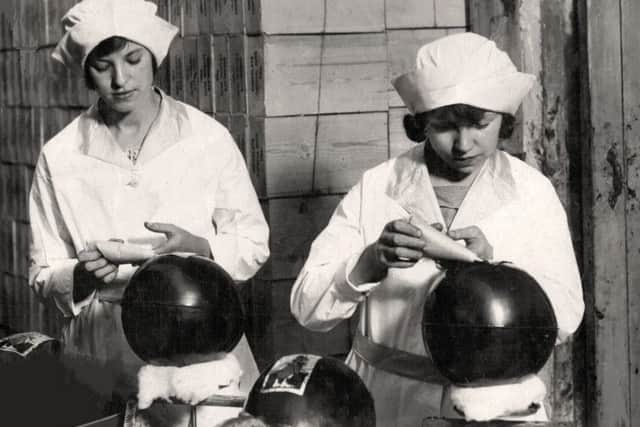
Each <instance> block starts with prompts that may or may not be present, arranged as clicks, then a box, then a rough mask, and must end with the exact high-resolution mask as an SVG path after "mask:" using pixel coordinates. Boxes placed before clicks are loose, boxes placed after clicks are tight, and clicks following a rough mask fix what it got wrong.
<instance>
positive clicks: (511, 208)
mask: <svg viewBox="0 0 640 427" xmlns="http://www.w3.org/2000/svg"><path fill="white" fill-rule="evenodd" d="M410 217H415V218H416V219H419V220H421V222H423V223H426V224H433V223H440V224H443V225H444V224H445V221H444V219H443V217H442V213H441V211H440V208H439V206H438V202H437V199H436V195H435V193H434V190H433V187H432V184H431V180H430V178H429V172H428V170H427V167H426V165H425V162H424V143H422V144H419V145H418V146H416V147H414V148H413V149H411V150H409V151H407V152H406V153H404V154H403V155H401V156H399V157H397V158H394V159H391V160H389V161H387V162H385V163H383V164H381V165H379V166H377V167H374V168H372V169H370V170H368V171H366V172H365V173H364V175H363V177H362V179H361V180H360V182H358V184H356V185H355V186H354V187H353V188H352V189H351V191H349V193H348V194H347V195H346V196H345V197H344V199H343V200H342V202H341V203H340V205H339V206H338V207H337V208H336V211H335V212H334V214H333V216H332V218H331V220H330V222H329V224H328V226H327V227H326V228H325V229H324V230H323V231H322V233H321V234H320V235H319V236H318V237H317V238H316V240H315V241H314V243H313V245H312V247H311V251H310V254H309V257H308V259H307V261H306V263H305V265H304V267H303V269H302V271H301V272H300V275H299V276H298V279H297V280H296V282H295V284H294V286H293V289H292V293H291V310H292V312H293V314H294V316H295V317H296V318H297V319H298V321H299V322H300V323H301V324H302V325H304V326H306V327H307V328H310V329H313V330H317V331H327V330H329V329H331V328H333V327H334V326H335V325H336V324H338V323H339V322H341V321H342V320H343V319H348V318H350V317H351V316H352V315H353V314H354V312H355V311H356V309H357V308H358V306H360V305H361V304H363V302H364V301H365V299H366V300H367V302H366V305H363V306H364V307H366V310H363V313H362V316H361V320H360V324H359V331H360V333H362V334H363V335H365V336H366V337H368V338H370V339H371V340H372V341H373V342H375V343H377V344H382V345H384V346H386V347H390V348H393V349H398V350H402V351H404V352H408V353H412V354H415V355H421V356H425V355H426V351H425V347H424V344H423V339H422V333H421V320H422V310H423V305H424V302H425V299H426V297H427V294H428V291H429V289H430V288H431V286H432V285H433V284H434V283H436V282H437V280H438V279H439V278H440V277H441V276H442V272H441V270H439V269H438V268H437V266H436V263H435V262H434V261H433V260H431V259H427V258H422V259H421V260H420V261H418V262H417V263H416V265H414V266H413V267H411V268H408V269H395V268H392V269H390V270H389V272H388V274H387V276H386V277H385V279H383V280H382V281H381V282H377V283H367V284H362V285H360V286H354V285H353V284H352V283H350V282H349V281H348V280H347V277H348V274H349V273H350V272H351V270H352V269H353V267H354V266H355V264H356V262H357V260H358V258H359V257H360V255H361V254H362V252H363V250H364V249H365V247H366V246H368V245H370V244H372V243H374V242H375V241H376V240H377V239H378V238H379V236H380V234H381V232H382V230H383V228H384V226H385V225H386V224H387V223H388V222H390V221H392V220H396V219H400V218H410ZM471 225H475V226H477V227H479V228H480V229H481V230H482V232H483V233H484V234H485V236H486V238H487V240H488V242H489V243H490V244H491V245H492V246H493V256H494V260H495V261H509V262H512V263H513V264H515V265H516V266H517V267H519V268H521V269H523V270H525V271H527V272H529V273H530V274H531V275H532V276H534V277H535V278H536V279H537V280H538V281H539V283H540V284H541V286H542V288H543V289H544V291H545V292H546V294H547V296H548V297H549V299H550V300H551V304H552V306H553V309H554V311H555V314H556V317H557V322H558V326H559V340H562V339H564V338H566V337H567V336H568V335H569V334H571V333H572V332H574V331H575V330H576V328H577V327H578V326H579V324H580V321H581V319H582V314H583V310H584V303H583V299H582V287H581V282H580V276H579V273H578V268H577V265H576V260H575V255H574V251H573V246H572V242H571V238H570V235H569V229H568V225H567V219H566V214H565V211H564V209H563V207H562V205H561V203H560V201H559V199H558V197H557V195H556V192H555V190H554V188H553V186H552V185H551V183H550V182H549V180H548V179H546V178H545V177H544V176H543V175H542V174H540V173H539V172H538V171H536V170H535V169H533V168H532V167H530V166H528V165H527V164H525V163H524V162H522V161H520V160H518V159H516V158H515V157H512V156H510V155H508V154H506V153H504V152H501V151H497V152H496V153H495V154H494V155H493V156H492V157H490V158H489V159H488V160H487V161H486V162H485V164H484V165H483V167H482V169H481V171H480V172H479V174H478V176H477V177H476V179H475V181H474V182H473V183H472V185H471V187H470V189H469V191H468V192H467V194H466V196H465V198H464V200H463V201H462V204H461V205H460V208H459V210H458V212H457V214H456V216H455V218H454V219H453V222H452V224H451V227H450V229H452V230H454V229H459V228H463V227H467V226H471ZM347 363H348V364H349V366H351V367H352V368H353V369H355V370H356V371H357V372H358V374H359V375H360V376H361V377H362V379H363V380H364V381H365V383H366V384H367V386H368V387H369V390H370V391H371V392H372V394H373V397H374V400H375V407H376V417H377V425H378V426H380V427H392V426H407V427H409V426H411V427H415V426H419V425H422V421H423V420H424V419H425V418H427V417H434V416H435V417H437V416H441V398H442V395H443V386H442V385H439V384H434V383H428V382H423V381H419V380H415V379H410V378H406V377H402V376H398V375H395V374H392V373H389V372H386V371H383V370H380V369H376V368H374V367H373V366H372V365H370V364H368V363H367V362H366V361H364V360H363V359H362V358H360V357H359V356H358V355H357V354H356V353H355V352H354V351H353V350H352V351H351V352H350V353H349V355H348V357H347ZM442 403H443V408H444V407H445V406H444V402H442ZM545 417H546V414H545V413H544V409H543V408H542V409H541V410H540V411H538V413H536V414H534V415H532V416H529V417H528V419H530V420H543V419H545Z"/></svg>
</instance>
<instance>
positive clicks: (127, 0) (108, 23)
mask: <svg viewBox="0 0 640 427" xmlns="http://www.w3.org/2000/svg"><path fill="white" fill-rule="evenodd" d="M156 10H157V6H156V5H155V4H153V3H152V2H150V1H144V0H83V1H81V2H80V3H78V4H76V5H75V6H73V7H72V8H71V9H69V11H68V12H67V14H66V15H65V16H64V17H63V18H62V25H63V26H64V30H65V34H64V36H62V39H61V40H60V42H59V43H58V45H57V46H56V48H55V49H54V51H53V53H52V54H51V56H52V57H53V58H54V59H56V60H58V61H60V62H62V63H63V64H65V65H66V66H67V67H68V68H71V69H75V70H83V69H84V63H85V61H86V60H87V56H89V53H91V51H92V50H93V49H94V48H95V47H96V46H97V45H99V44H100V43H101V42H102V41H104V40H106V39H108V38H110V37H114V36H118V37H124V38H126V39H128V40H131V41H133V42H135V43H138V44H141V45H142V46H144V47H146V48H147V49H149V51H150V52H151V54H152V55H153V56H154V57H155V60H156V64H157V65H158V66H159V65H160V64H161V63H162V61H163V60H164V58H165V56H166V55H167V51H168V50H169V45H170V44H171V40H173V37H174V36H175V35H176V33H177V32H178V28H177V27H176V26H174V25H172V24H170V23H169V22H167V21H165V20H164V19H162V18H160V17H158V16H156Z"/></svg>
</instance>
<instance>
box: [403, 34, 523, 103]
mask: <svg viewBox="0 0 640 427" xmlns="http://www.w3.org/2000/svg"><path fill="white" fill-rule="evenodd" d="M416 68H417V69H416V70H415V71H412V72H410V73H406V74H403V75H401V76H399V77H397V78H396V79H394V80H393V81H392V84H393V86H394V87H395V89H396V91H398V93H399V94H400V97H401V98H402V100H403V101H404V102H405V105H406V106H407V108H408V109H409V111H410V112H411V114H417V113H422V112H425V111H430V110H434V109H436V108H439V107H444V106H447V105H453V104H468V105H472V106H474V107H478V108H482V109H485V110H491V111H497V112H504V113H509V114H514V113H515V112H516V110H517V109H518V106H519V105H520V103H521V102H522V99H523V98H524V96H525V95H526V94H527V92H529V90H530V89H531V87H532V86H533V83H534V81H535V76H533V75H532V74H526V73H521V72H519V71H518V70H517V69H516V67H515V65H513V62H511V59H509V56H508V55H507V54H506V53H505V52H504V51H502V50H500V49H498V47H497V46H496V44H495V43H494V42H492V41H491V40H488V39H487V38H485V37H482V36H480V35H478V34H474V33H469V32H467V33H458V34H454V35H451V36H447V37H443V38H441V39H438V40H435V41H433V42H431V43H428V44H426V45H424V46H422V47H421V48H420V50H418V55H417V58H416Z"/></svg>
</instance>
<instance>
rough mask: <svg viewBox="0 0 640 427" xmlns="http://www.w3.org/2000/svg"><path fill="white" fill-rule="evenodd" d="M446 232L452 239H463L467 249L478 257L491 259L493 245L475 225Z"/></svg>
mask: <svg viewBox="0 0 640 427" xmlns="http://www.w3.org/2000/svg"><path fill="white" fill-rule="evenodd" d="M447 234H448V235H449V237H451V238H452V239H454V240H464V241H465V243H466V244H467V249H469V250H470V251H472V252H473V253H475V254H476V255H478V256H479V257H480V258H482V259H484V260H487V261H488V260H491V259H493V246H491V244H490V243H489V241H488V240H487V237H486V236H485V235H484V233H483V232H482V230H480V229H479V228H478V227H477V226H475V225H472V226H470V227H465V228H459V229H457V230H450V231H449V232H448V233H447Z"/></svg>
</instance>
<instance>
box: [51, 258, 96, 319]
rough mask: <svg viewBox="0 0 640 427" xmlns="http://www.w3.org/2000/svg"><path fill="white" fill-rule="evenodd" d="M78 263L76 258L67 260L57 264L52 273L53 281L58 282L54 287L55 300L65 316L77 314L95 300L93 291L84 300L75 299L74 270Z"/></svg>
mask: <svg viewBox="0 0 640 427" xmlns="http://www.w3.org/2000/svg"><path fill="white" fill-rule="evenodd" d="M77 263H78V261H77V260H75V259H69V260H65V261H64V262H63V263H61V264H60V265H58V266H56V268H55V270H54V271H53V272H52V275H51V276H52V277H51V283H55V284H56V285H55V288H54V289H53V295H54V301H55V303H56V306H57V307H58V309H59V310H60V311H61V312H62V314H63V315H64V316H65V317H74V316H77V315H78V314H79V313H80V312H81V311H82V309H83V308H84V307H86V306H87V305H89V304H90V303H91V301H93V298H94V296H95V294H96V292H95V291H93V292H92V293H91V294H90V295H89V296H88V297H86V298H85V299H83V300H82V301H79V302H74V301H73V271H74V269H75V267H76V264H77Z"/></svg>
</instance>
